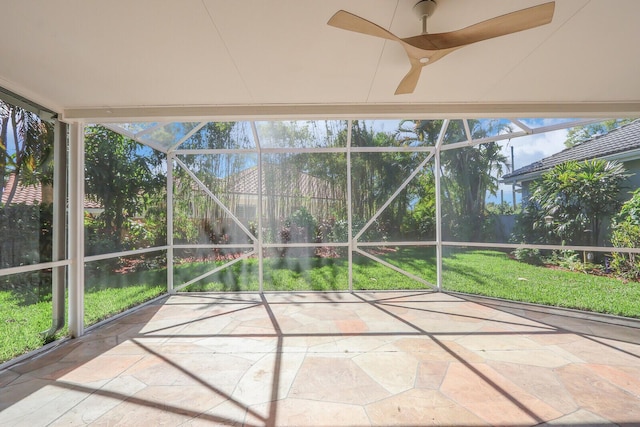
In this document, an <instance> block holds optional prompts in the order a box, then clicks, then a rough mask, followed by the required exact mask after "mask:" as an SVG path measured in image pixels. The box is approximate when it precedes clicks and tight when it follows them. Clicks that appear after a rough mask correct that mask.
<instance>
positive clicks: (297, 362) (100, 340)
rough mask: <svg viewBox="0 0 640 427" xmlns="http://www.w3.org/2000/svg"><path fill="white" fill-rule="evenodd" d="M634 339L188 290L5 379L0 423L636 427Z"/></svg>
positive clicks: (490, 311)
mask: <svg viewBox="0 0 640 427" xmlns="http://www.w3.org/2000/svg"><path fill="white" fill-rule="evenodd" d="M265 301H266V302H267V303H265ZM578 314H580V313H578ZM582 317H584V316H582ZM563 322H564V323H563ZM629 322H631V321H629ZM631 323H632V322H631ZM569 327H570V328H572V329H574V330H575V331H582V332H585V333H588V334H589V335H584V334H580V333H575V332H571V331H569V329H568V328H569ZM637 331H638V329H634V328H631V327H616V326H612V325H609V324H603V323H601V322H598V321H595V320H593V319H585V318H581V317H580V316H577V315H572V316H564V315H558V314H550V313H549V312H548V311H545V310H544V309H541V308H539V307H528V306H515V305H512V306H511V307H500V306H499V302H492V303H491V304H486V303H476V302H470V301H465V300H463V299H461V298H459V297H458V296H456V295H453V294H451V295H450V294H444V293H433V292H429V291H425V292H423V291H409V292H377V293H376V292H366V293H359V294H350V293H346V292H336V293H308V292H297V293H272V294H264V295H259V294H250V293H247V294H216V293H212V294H207V293H201V294H187V293H182V294H179V295H172V296H169V297H167V298H164V299H161V300H157V301H154V302H153V303H152V304H150V305H147V306H145V307H143V308H141V309H139V310H136V311H134V312H133V313H131V314H129V315H125V316H123V317H121V318H119V319H118V320H115V321H113V322H110V323H105V324H103V325H100V326H97V327H95V328H93V329H91V330H90V331H89V332H88V333H87V334H86V335H85V336H83V337H82V338H79V339H75V340H67V341H65V342H63V343H61V344H59V345H57V347H55V348H52V349H50V350H49V351H47V352H46V353H43V354H41V355H40V356H38V357H34V358H32V359H27V360H25V361H23V362H20V363H17V364H16V365H14V366H13V367H12V368H11V369H9V370H5V371H4V372H0V425H28V426H29V427H31V426H45V425H56V426H58V425H87V424H91V425H140V423H141V420H143V422H144V423H146V424H149V425H161V424H164V425H175V426H199V425H238V426H240V425H244V426H247V427H251V426H280V425H295V426H310V427H311V426H314V427H315V426H319V425H331V426H336V427H344V426H358V427H361V426H366V425H403V426H407V425H408V426H417V425H469V426H471V425H485V424H493V425H518V426H521V425H528V424H538V423H539V424H542V425H544V424H545V423H547V424H549V425H585V424H589V425H594V426H595V425H608V424H611V423H618V424H620V425H625V426H626V425H636V424H640V409H638V408H640V380H639V379H638V378H640V344H639V343H640V334H638V333H637Z"/></svg>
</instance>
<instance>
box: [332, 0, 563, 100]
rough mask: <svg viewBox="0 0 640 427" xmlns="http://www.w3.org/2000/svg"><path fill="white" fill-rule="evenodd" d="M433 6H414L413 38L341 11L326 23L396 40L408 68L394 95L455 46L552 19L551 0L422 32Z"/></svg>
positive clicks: (411, 86) (425, 0) (430, 0)
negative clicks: (418, 29)
mask: <svg viewBox="0 0 640 427" xmlns="http://www.w3.org/2000/svg"><path fill="white" fill-rule="evenodd" d="M435 7H436V2H435V1H434V0H422V1H420V2H418V3H417V4H416V5H415V6H414V8H413V9H414V11H415V12H416V13H417V14H418V15H419V16H420V18H421V20H422V34H421V35H418V36H414V37H406V38H400V37H398V36H396V35H394V34H392V33H391V32H389V31H387V30H386V29H384V28H382V27H380V26H379V25H376V24H374V23H373V22H370V21H367V20H366V19H364V18H361V17H359V16H357V15H354V14H352V13H349V12H347V11H344V10H339V11H338V12H336V13H335V14H334V15H333V16H332V17H331V19H329V21H328V22H327V24H328V25H331V26H333V27H336V28H342V29H343V30H349V31H355V32H356V33H362V34H366V35H370V36H375V37H381V38H383V39H387V40H393V41H396V42H398V43H400V44H401V45H402V47H403V48H404V50H405V52H406V53H407V56H408V57H409V62H410V63H411V69H410V70H409V72H408V73H407V75H406V76H404V78H403V79H402V80H401V81H400V84H399V85H398V88H397V89H396V92H395V94H396V95H399V94H406V93H412V92H413V91H414V90H415V88H416V85H417V84H418V79H419V78H420V72H421V71H422V67H424V66H425V65H428V64H433V63H434V62H436V61H437V60H439V59H441V58H443V57H444V56H445V55H447V54H449V53H451V52H453V51H454V50H456V49H460V48H461V47H463V46H466V45H469V44H471V43H476V42H479V41H482V40H488V39H492V38H494V37H500V36H505V35H507V34H513V33H517V32H518V31H523V30H528V29H531V28H535V27H539V26H541V25H545V24H548V23H549V22H551V19H552V18H553V11H554V9H555V2H553V1H552V2H548V3H544V4H541V5H538V6H533V7H530V8H527V9H521V10H518V11H516V12H511V13H507V14H506V15H501V16H497V17H495V18H491V19H487V20H486V21H482V22H479V23H477V24H474V25H470V26H468V27H465V28H462V29H460V30H456V31H450V32H446V33H437V34H429V33H427V32H426V23H427V17H429V16H431V15H432V14H433V11H434V10H435Z"/></svg>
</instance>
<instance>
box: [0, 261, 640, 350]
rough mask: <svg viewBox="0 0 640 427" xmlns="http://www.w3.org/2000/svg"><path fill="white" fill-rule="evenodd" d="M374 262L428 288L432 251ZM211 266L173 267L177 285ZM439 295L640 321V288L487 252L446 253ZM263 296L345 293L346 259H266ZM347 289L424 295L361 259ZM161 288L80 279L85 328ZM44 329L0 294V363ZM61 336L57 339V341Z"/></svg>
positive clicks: (197, 286)
mask: <svg viewBox="0 0 640 427" xmlns="http://www.w3.org/2000/svg"><path fill="white" fill-rule="evenodd" d="M376 256H378V257H379V258H382V259H384V260H385V261H386V262H388V263H390V264H393V265H396V266H398V267H400V268H403V269H405V270H406V271H408V272H410V273H412V274H414V275H416V276H418V277H421V278H423V279H424V280H426V281H428V282H430V283H435V281H436V270H435V250H434V249H433V248H401V249H398V250H388V251H382V252H381V253H377V254H376ZM215 265H216V263H213V262H210V263H206V262H197V263H189V264H182V265H177V266H176V269H175V275H174V281H175V283H176V285H179V284H180V283H183V282H185V281H187V280H189V279H191V278H194V277H196V276H198V275H199V274H202V273H205V272H206V271H208V270H210V269H211V268H213V267H214V266H215ZM443 268H444V274H443V283H444V290H445V291H446V290H450V291H458V292H466V293H471V294H478V295H486V296H491V297H497V298H505V299H509V300H515V301H525V302H532V303H538V304H546V305H551V306H558V307H567V308H575V309H580V310H587V311H594V312H599V313H608V314H615V315H620V316H626V317H635V318H640V283H638V282H630V283H624V282H622V281H620V280H618V279H614V278H609V277H600V276H593V275H588V274H585V273H580V272H570V271H561V270H557V269H549V268H545V267H536V266H532V265H529V264H524V263H521V262H518V261H515V260H513V259H510V258H509V257H508V256H507V254H505V253H503V252H498V251H490V250H467V251H465V250H455V251H454V250H445V256H444V260H443ZM263 269H264V282H263V284H264V289H265V290H267V291H303V290H306V291H344V290H347V289H348V285H347V284H348V274H349V273H348V263H347V259H346V257H345V258H322V259H320V258H268V259H265V260H264V264H263ZM353 288H354V290H395V289H425V288H426V289H428V287H426V286H425V285H423V284H421V283H419V282H417V281H414V280H412V279H410V278H408V277H406V276H404V275H402V274H400V273H397V272H395V271H393V270H392V269H390V268H388V267H386V266H383V265H381V264H379V263H377V262H374V261H372V260H370V259H368V258H367V257H364V256H360V255H357V254H354V257H353ZM165 289H166V269H164V268H160V269H156V270H150V271H140V272H131V273H127V274H115V273H103V274H93V275H89V276H88V277H87V289H86V294H85V300H86V304H85V324H86V325H91V324H94V323H96V322H98V321H100V320H102V319H105V318H107V317H109V316H112V315H114V314H116V313H119V312H122V311H124V310H126V309H127V308H129V307H133V306H135V305H138V304H140V303H142V302H144V301H147V300H149V299H151V298H153V297H155V296H157V295H161V294H162V293H163V292H164V291H165ZM258 289H259V281H258V262H257V260H255V259H246V260H242V261H239V262H237V263H236V264H234V265H233V266H231V267H229V268H226V269H224V270H222V271H220V272H218V273H215V274H213V275H210V276H208V277H206V278H204V279H202V280H200V281H199V282H197V283H194V284H193V285H191V286H189V287H187V288H186V289H185V291H257V290H258ZM50 324H51V302H50V301H49V299H47V297H44V298H40V300H39V302H33V301H29V302H26V301H25V299H24V298H20V295H16V294H15V293H14V292H12V291H0V362H1V361H5V360H8V359H11V358H13V357H16V356H18V355H20V354H22V353H25V352H27V351H30V350H33V349H36V348H38V347H40V346H42V345H43V344H44V338H43V337H42V335H41V334H40V333H41V332H42V331H45V330H47V329H48V328H49V326H50ZM65 334H66V330H63V331H61V332H60V333H59V334H58V336H64V335H65Z"/></svg>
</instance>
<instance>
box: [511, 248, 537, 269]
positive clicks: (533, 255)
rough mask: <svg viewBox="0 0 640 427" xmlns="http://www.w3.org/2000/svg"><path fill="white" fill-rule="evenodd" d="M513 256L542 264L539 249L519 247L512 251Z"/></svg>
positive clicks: (530, 262) (534, 263)
mask: <svg viewBox="0 0 640 427" xmlns="http://www.w3.org/2000/svg"><path fill="white" fill-rule="evenodd" d="M512 253H513V257H514V258H515V259H517V260H518V261H521V262H526V263H527V264H531V265H542V255H540V250H539V249H529V248H518V249H516V250H515V251H513V252H512Z"/></svg>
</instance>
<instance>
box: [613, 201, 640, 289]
mask: <svg viewBox="0 0 640 427" xmlns="http://www.w3.org/2000/svg"><path fill="white" fill-rule="evenodd" d="M611 243H613V246H615V247H617V248H638V247H640V188H639V189H636V190H635V191H634V192H633V195H632V197H631V199H629V200H628V201H626V202H625V203H624V204H623V205H622V208H621V209H620V212H619V213H618V215H616V216H615V218H614V219H613V233H612V235H611ZM611 268H612V269H613V270H614V271H615V272H616V273H617V274H619V275H620V276H622V277H624V278H627V279H633V280H638V279H640V256H638V254H632V253H621V252H614V253H613V255H612V260H611Z"/></svg>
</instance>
